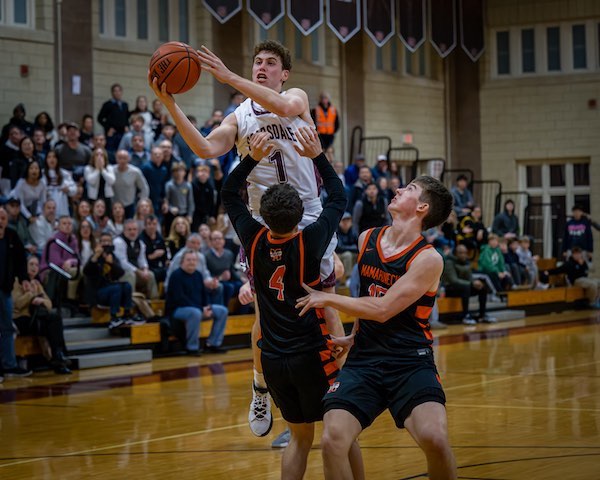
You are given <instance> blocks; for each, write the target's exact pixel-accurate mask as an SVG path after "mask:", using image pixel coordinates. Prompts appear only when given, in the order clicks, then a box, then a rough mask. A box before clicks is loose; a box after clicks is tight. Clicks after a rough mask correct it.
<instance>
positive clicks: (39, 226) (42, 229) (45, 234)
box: [29, 200, 58, 256]
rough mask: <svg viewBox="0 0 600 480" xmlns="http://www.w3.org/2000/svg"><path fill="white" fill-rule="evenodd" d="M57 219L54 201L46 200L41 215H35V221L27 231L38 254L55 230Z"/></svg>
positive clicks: (39, 254)
mask: <svg viewBox="0 0 600 480" xmlns="http://www.w3.org/2000/svg"><path fill="white" fill-rule="evenodd" d="M57 226H58V221H57V220H56V202H55V201H54V200H46V202H45V203H44V209H43V212H42V215H40V216H39V217H37V219H36V221H35V222H34V223H32V224H31V225H29V233H30V234H31V239H32V240H33V242H34V244H35V246H36V251H35V253H36V254H37V255H38V256H41V254H42V250H43V249H44V247H45V246H46V243H47V242H48V240H49V239H50V237H51V236H52V235H54V233H55V232H56V227H57Z"/></svg>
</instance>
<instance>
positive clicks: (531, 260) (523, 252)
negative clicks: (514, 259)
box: [517, 235, 549, 290]
mask: <svg viewBox="0 0 600 480" xmlns="http://www.w3.org/2000/svg"><path fill="white" fill-rule="evenodd" d="M530 246H531V240H530V239H529V237H528V236H527V235H525V236H523V237H521V238H520V239H519V248H518V249H517V255H518V256H519V262H521V264H522V265H524V266H525V270H526V272H527V277H528V279H529V285H530V286H531V288H537V289H540V290H545V289H546V288H548V287H549V285H548V284H547V283H542V282H540V281H539V270H538V265H537V262H538V260H539V259H540V257H539V256H538V255H533V254H532V253H531V250H530Z"/></svg>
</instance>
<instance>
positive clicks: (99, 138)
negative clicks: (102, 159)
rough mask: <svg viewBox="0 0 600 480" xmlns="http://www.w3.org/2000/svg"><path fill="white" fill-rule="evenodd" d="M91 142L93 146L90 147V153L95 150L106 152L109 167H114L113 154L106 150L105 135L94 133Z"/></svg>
mask: <svg viewBox="0 0 600 480" xmlns="http://www.w3.org/2000/svg"><path fill="white" fill-rule="evenodd" d="M92 142H93V145H92V148H91V151H94V150H96V149H97V148H100V149H101V150H104V151H105V152H106V154H107V155H108V163H110V164H111V165H114V164H115V162H116V160H115V152H111V151H109V150H106V135H104V134H103V133H96V134H95V135H94V138H93V140H92Z"/></svg>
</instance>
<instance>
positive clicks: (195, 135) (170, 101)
mask: <svg viewBox="0 0 600 480" xmlns="http://www.w3.org/2000/svg"><path fill="white" fill-rule="evenodd" d="M150 86H151V87H152V90H154V93H155V95H156V97H157V98H158V99H159V100H160V102H161V103H162V104H163V105H164V106H165V107H166V108H167V110H168V111H169V113H170V114H171V117H172V118H173V121H174V122H175V125H177V130H178V131H179V133H180V134H181V136H182V137H183V139H184V140H185V143H187V144H188V145H189V146H190V148H191V149H192V151H193V152H194V153H195V154H196V155H198V156H199V157H200V158H215V157H218V156H220V155H223V154H225V153H227V152H228V151H229V150H231V149H232V148H233V145H234V143H235V136H236V134H237V120H236V118H235V115H234V114H230V115H228V116H227V118H225V120H223V123H221V125H220V126H219V127H218V128H215V129H214V130H213V131H212V132H210V134H209V135H208V136H207V137H204V136H203V135H202V134H201V133H200V132H199V131H198V129H197V128H196V127H194V125H192V122H190V121H189V120H188V118H187V117H186V115H185V113H183V110H181V108H179V105H177V102H175V99H174V98H173V95H171V94H170V93H168V92H167V85H166V84H165V83H163V84H162V85H161V86H160V87H159V86H158V83H157V79H156V78H153V79H152V80H151V81H150Z"/></svg>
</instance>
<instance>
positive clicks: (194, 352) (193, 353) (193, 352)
mask: <svg viewBox="0 0 600 480" xmlns="http://www.w3.org/2000/svg"><path fill="white" fill-rule="evenodd" d="M186 354H187V355H189V356H190V357H201V356H202V350H186Z"/></svg>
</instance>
